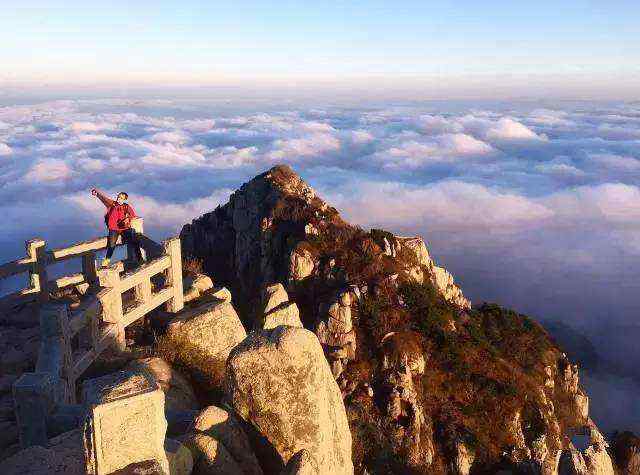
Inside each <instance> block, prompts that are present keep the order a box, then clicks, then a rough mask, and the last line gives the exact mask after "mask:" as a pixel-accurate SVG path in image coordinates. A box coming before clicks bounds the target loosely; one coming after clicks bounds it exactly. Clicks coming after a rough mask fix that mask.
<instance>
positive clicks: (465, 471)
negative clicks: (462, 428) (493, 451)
mask: <svg viewBox="0 0 640 475" xmlns="http://www.w3.org/2000/svg"><path fill="white" fill-rule="evenodd" d="M455 453H456V455H455V458H454V460H453V464H452V467H451V468H452V473H453V474H455V475H469V472H471V466H472V465H473V461H474V460H475V455H474V453H473V451H472V450H471V449H469V448H468V447H467V446H466V445H465V444H463V443H462V442H457V443H456V452H455Z"/></svg>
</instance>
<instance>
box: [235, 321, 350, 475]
mask: <svg viewBox="0 0 640 475" xmlns="http://www.w3.org/2000/svg"><path fill="white" fill-rule="evenodd" d="M225 391H226V394H227V397H228V398H229V399H230V401H231V403H232V404H233V407H234V408H235V410H236V411H237V412H238V414H240V415H241V417H243V418H244V419H245V420H246V421H247V422H250V423H251V424H253V426H254V427H255V428H256V429H257V430H258V431H259V432H260V433H261V434H262V435H263V436H264V438H265V439H266V440H267V441H268V443H269V444H270V445H271V446H272V447H273V448H274V449H275V450H276V451H277V453H278V454H279V455H280V457H281V458H282V461H283V462H284V463H287V462H288V461H289V460H290V459H291V458H292V457H293V456H294V455H295V454H296V453H297V452H299V451H300V450H302V449H306V450H307V451H308V453H309V456H310V458H311V459H312V460H313V463H314V464H315V465H316V466H318V467H322V469H323V471H325V473H332V474H352V473H353V464H352V461H351V433H350V432H349V424H348V422H347V416H346V412H345V409H344V403H343V402H342V396H341V393H340V390H339V388H338V385H337V384H336V382H335V380H334V379H333V376H332V374H331V370H330V369H329V365H328V363H327V360H326V359H325V357H324V354H323V351H322V347H321V345H320V343H319V341H318V339H317V337H316V336H315V335H314V334H313V333H312V332H310V331H307V330H305V329H302V328H296V327H287V326H279V327H276V328H275V329H274V330H271V331H269V330H262V331H256V332H253V333H251V334H250V335H249V337H247V339H246V340H244V341H243V342H242V343H241V344H240V345H238V346H237V347H236V348H235V349H234V350H233V351H232V352H231V354H230V356H229V359H228V361H227V374H226V384H225Z"/></svg>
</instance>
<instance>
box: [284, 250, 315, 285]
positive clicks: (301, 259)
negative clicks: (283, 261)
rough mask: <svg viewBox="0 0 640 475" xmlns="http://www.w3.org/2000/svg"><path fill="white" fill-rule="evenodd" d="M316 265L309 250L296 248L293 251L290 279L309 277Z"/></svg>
mask: <svg viewBox="0 0 640 475" xmlns="http://www.w3.org/2000/svg"><path fill="white" fill-rule="evenodd" d="M314 266H315V264H314V262H313V256H312V255H311V253H310V252H309V251H307V250H306V249H296V250H295V251H293V252H292V253H291V263H290V266H289V279H290V280H293V281H297V280H302V279H305V278H306V277H309V276H310V275H311V274H312V273H313V268H314Z"/></svg>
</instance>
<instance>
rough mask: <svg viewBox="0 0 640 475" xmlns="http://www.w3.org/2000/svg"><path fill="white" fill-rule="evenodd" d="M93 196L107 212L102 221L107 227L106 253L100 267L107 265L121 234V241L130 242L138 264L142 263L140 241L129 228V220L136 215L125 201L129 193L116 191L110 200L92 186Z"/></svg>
mask: <svg viewBox="0 0 640 475" xmlns="http://www.w3.org/2000/svg"><path fill="white" fill-rule="evenodd" d="M91 194H92V195H93V196H97V197H98V199H99V200H100V201H102V203H103V204H104V205H105V206H106V207H107V213H106V214H105V215H104V222H105V224H106V225H107V228H108V229H109V236H108V237H107V255H106V256H105V258H104V260H103V261H102V267H109V262H110V261H111V256H113V250H114V249H115V247H116V244H117V243H118V237H119V236H122V242H123V243H127V244H131V245H132V247H133V249H134V250H135V253H136V259H137V261H138V264H140V263H142V261H143V259H142V251H141V250H140V241H139V240H138V237H137V236H136V232H135V230H133V229H131V220H132V219H133V218H135V217H136V212H135V211H134V210H133V208H132V207H131V205H130V204H128V203H127V199H128V198H129V195H128V194H127V193H125V192H124V191H121V192H120V193H118V196H117V197H116V199H115V200H112V199H111V198H109V197H108V196H107V195H105V194H104V193H102V192H100V191H99V190H97V189H95V188H93V189H92V190H91Z"/></svg>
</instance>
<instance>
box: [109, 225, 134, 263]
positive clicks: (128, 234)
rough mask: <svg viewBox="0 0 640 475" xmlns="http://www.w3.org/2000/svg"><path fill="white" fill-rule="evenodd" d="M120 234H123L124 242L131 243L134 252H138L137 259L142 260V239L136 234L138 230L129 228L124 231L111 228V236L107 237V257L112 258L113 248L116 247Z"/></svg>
mask: <svg viewBox="0 0 640 475" xmlns="http://www.w3.org/2000/svg"><path fill="white" fill-rule="evenodd" d="M118 236H122V242H123V243H124V244H131V247H133V249H134V252H135V253H136V259H137V261H138V262H142V251H141V250H140V240H139V239H138V236H136V232H135V231H134V230H133V229H131V228H129V229H125V230H124V231H112V230H109V237H107V259H111V256H113V250H114V249H115V248H116V244H117V242H118Z"/></svg>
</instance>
